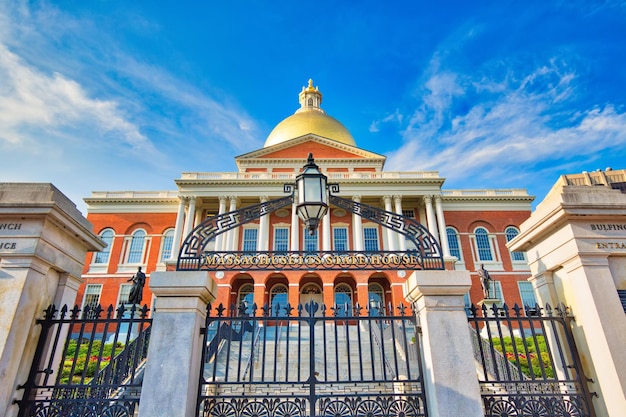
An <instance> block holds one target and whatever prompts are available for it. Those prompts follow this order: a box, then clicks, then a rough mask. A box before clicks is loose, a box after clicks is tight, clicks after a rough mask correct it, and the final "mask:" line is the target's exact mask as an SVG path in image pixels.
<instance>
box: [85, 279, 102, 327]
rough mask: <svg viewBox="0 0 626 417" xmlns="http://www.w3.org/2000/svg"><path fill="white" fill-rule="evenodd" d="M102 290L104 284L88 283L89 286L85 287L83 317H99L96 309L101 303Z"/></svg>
mask: <svg viewBox="0 0 626 417" xmlns="http://www.w3.org/2000/svg"><path fill="white" fill-rule="evenodd" d="M101 292H102V285H100V284H87V286H86V287H85V295H84V296H83V307H82V310H83V318H85V319H95V318H96V317H97V315H96V313H95V309H96V308H97V307H98V306H99V305H100V293H101ZM86 310H88V311H86Z"/></svg>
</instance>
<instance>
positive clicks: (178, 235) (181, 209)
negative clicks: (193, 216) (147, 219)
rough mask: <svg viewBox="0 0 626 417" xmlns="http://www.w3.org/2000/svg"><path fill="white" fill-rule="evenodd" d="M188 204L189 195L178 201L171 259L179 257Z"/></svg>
mask: <svg viewBox="0 0 626 417" xmlns="http://www.w3.org/2000/svg"><path fill="white" fill-rule="evenodd" d="M186 205H187V197H180V203H178V214H177V215H176V228H175V229H174V242H173V247H172V254H171V256H170V260H172V261H174V260H176V259H177V258H178V252H179V251H180V244H181V240H182V236H183V221H184V220H185V206H186Z"/></svg>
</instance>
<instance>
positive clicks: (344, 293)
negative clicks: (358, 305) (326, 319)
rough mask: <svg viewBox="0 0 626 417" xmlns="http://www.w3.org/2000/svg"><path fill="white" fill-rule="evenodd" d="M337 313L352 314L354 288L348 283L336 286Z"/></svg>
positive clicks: (339, 314) (340, 314) (341, 314)
mask: <svg viewBox="0 0 626 417" xmlns="http://www.w3.org/2000/svg"><path fill="white" fill-rule="evenodd" d="M335 313H336V315H338V316H351V315H352V288H350V286H349V285H348V284H343V283H342V284H338V285H337V286H336V287H335Z"/></svg>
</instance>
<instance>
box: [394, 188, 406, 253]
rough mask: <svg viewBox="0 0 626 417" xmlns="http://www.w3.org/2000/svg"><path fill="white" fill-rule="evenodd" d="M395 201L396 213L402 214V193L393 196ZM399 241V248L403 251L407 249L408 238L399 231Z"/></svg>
mask: <svg viewBox="0 0 626 417" xmlns="http://www.w3.org/2000/svg"><path fill="white" fill-rule="evenodd" d="M393 202H394V204H395V208H396V210H395V213H396V214H399V215H401V216H402V196H401V195H394V196H393ZM398 243H399V248H400V250H401V251H402V252H405V251H406V239H405V237H404V235H401V234H399V233H398Z"/></svg>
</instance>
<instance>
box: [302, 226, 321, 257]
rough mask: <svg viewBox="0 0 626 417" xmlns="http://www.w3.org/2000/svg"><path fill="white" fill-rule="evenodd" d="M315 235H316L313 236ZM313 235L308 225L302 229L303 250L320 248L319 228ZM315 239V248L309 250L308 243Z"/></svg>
mask: <svg viewBox="0 0 626 417" xmlns="http://www.w3.org/2000/svg"><path fill="white" fill-rule="evenodd" d="M313 236H314V237H313ZM313 236H311V235H310V234H309V229H307V228H306V227H305V228H303V229H302V250H303V251H305V252H309V251H310V252H315V251H318V250H319V248H320V234H319V233H318V229H315V233H314V235H313ZM313 239H315V249H312V250H309V249H308V248H307V243H308V242H309V241H313Z"/></svg>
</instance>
